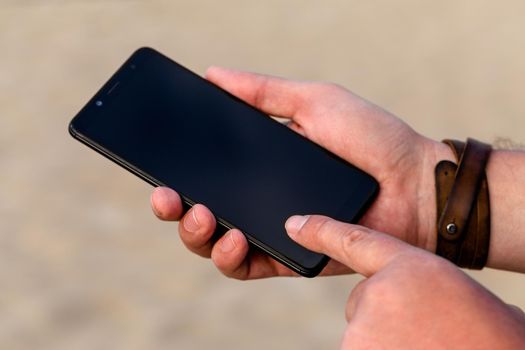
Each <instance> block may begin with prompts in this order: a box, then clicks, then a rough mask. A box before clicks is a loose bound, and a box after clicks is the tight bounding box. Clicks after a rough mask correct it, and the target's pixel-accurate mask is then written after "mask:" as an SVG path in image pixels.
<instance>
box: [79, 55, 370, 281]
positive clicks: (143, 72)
mask: <svg viewBox="0 0 525 350" xmlns="http://www.w3.org/2000/svg"><path fill="white" fill-rule="evenodd" d="M69 131H70V133H71V135H72V136H73V137H74V138H76V139H77V140H79V141H80V142H82V143H84V144H86V145H87V146H89V147H91V148H93V149H94V150H95V151H97V152H99V153H100V154H102V155H104V156H106V157H107V158H109V159H110V160H112V161H114V162H115V163H117V164H119V165H121V166H122V167H124V168H126V169H127V170H129V171H131V172H132V173H134V174H135V175H137V176H139V177H141V178H142V179H144V180H146V181H147V182H149V183H150V184H152V185H154V186H168V187H170V188H173V189H174V190H176V191H177V192H178V193H179V194H180V195H181V197H182V199H183V202H184V204H185V207H186V209H187V208H189V207H191V206H192V205H193V204H195V203H202V204H204V205H205V206H207V207H208V208H209V209H210V210H211V211H212V212H213V213H214V215H215V216H216V219H217V222H218V227H220V228H221V229H222V231H225V230H226V229H230V228H238V229H240V230H241V231H242V232H243V233H244V234H245V236H246V238H247V239H248V241H249V243H250V244H251V245H252V246H254V247H256V249H260V250H262V251H264V252H265V253H267V254H269V255H270V256H271V257H273V258H274V259H276V260H278V261H279V262H281V263H282V264H284V265H286V266H288V267H289V268H291V269H292V270H294V271H296V272H298V273H299V274H301V275H303V276H307V277H313V276H315V275H317V274H318V273H319V272H320V271H321V270H322V269H323V267H324V266H325V265H326V263H327V262H328V258H327V257H326V256H324V255H322V254H319V253H315V252H312V251H310V250H307V249H305V248H304V247H302V246H300V245H298V244H297V243H295V242H294V241H292V240H291V239H290V238H289V237H288V235H287V234H286V231H285V229H284V223H285V221H286V219H287V218H288V217H289V216H291V215H294V214H322V215H327V216H330V217H333V218H335V219H338V220H341V221H346V222H356V221H357V220H358V219H359V217H360V215H361V214H362V213H363V212H364V210H365V208H366V207H367V206H368V205H369V204H370V203H371V201H372V199H373V198H374V196H375V194H376V192H377V191H378V184H377V182H376V181H375V180H374V179H373V178H372V177H371V176H370V175H368V174H366V173H364V172H363V171H361V170H360V169H357V168H356V167H355V166H353V165H351V164H349V163H348V162H346V161H345V160H343V159H341V158H339V157H337V156H336V155H334V154H332V153H330V152H328V151H327V150H325V149H324V148H322V147H320V146H318V145H317V144H315V143H313V142H311V141H309V140H308V139H306V138H305V137H303V136H301V135H299V134H297V133H295V132H294V131H292V130H291V129H289V128H288V127H287V126H285V125H283V124H281V123H279V122H278V121H276V120H274V119H272V118H271V117H269V116H268V115H266V114H264V113H263V112H261V111H259V110H257V109H255V108H254V107H252V106H250V105H248V104H247V103H245V102H243V101H241V100H240V99H238V98H236V97H235V96H233V95H231V94H229V93H227V92H226V91H224V90H222V89H220V88H219V87H217V86H216V85H214V84H212V83H210V82H209V81H207V80H205V79H203V78H201V77H200V76H198V75H197V74H195V73H192V72H191V71H189V70H188V69H186V68H184V67H182V66H181V65H179V64H177V63H175V62H174V61H172V60H171V59H169V58H168V57H166V56H164V55H162V54H160V53H159V52H157V51H155V50H153V49H150V48H141V49H139V50H137V51H136V52H135V53H133V55H132V56H131V57H130V58H129V59H128V60H127V61H126V62H125V63H124V64H123V65H122V66H121V67H120V69H118V71H117V72H116V73H115V74H114V75H113V76H112V77H111V78H110V79H109V80H108V82H107V83H106V84H104V86H103V87H102V88H101V89H100V90H99V91H98V92H97V93H96V94H95V96H94V97H93V98H92V99H91V100H90V101H89V102H88V103H87V104H86V106H84V108H82V110H81V111H80V112H79V113H78V114H77V115H76V116H75V117H74V118H73V120H72V121H71V123H70V125H69ZM363 137H366V135H363Z"/></svg>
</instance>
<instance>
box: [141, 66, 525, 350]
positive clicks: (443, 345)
mask: <svg viewBox="0 0 525 350" xmlns="http://www.w3.org/2000/svg"><path fill="white" fill-rule="evenodd" d="M207 78H208V79H209V80H210V81H212V82H213V83H215V84H217V85H219V86H220V87H222V88H223V89H225V90H227V91H229V92H230V93H232V94H234V95H236V96H238V97H239V98H241V99H243V100H244V101H246V102H247V103H249V104H251V105H254V106H255V107H257V108H259V109H260V110H262V111H264V112H266V113H268V114H270V115H274V116H279V117H284V118H288V119H289V124H288V125H289V126H290V128H292V129H293V130H295V131H296V132H298V133H301V134H302V135H304V136H305V137H307V138H309V139H311V140H312V141H314V142H316V143H318V144H319V145H321V146H323V147H324V148H326V149H328V150H329V151H331V152H333V153H335V154H337V155H339V156H340V157H342V158H343V159H346V160H347V161H349V162H350V163H352V164H354V165H356V166H358V167H359V168H361V169H363V170H364V171H366V172H368V173H369V174H371V175H372V176H373V177H374V178H376V179H377V180H378V182H379V184H380V193H379V196H378V197H377V199H376V200H375V202H374V204H373V205H372V206H371V207H370V208H369V210H368V211H367V213H366V214H365V216H364V217H363V218H362V219H361V221H360V223H359V224H360V225H350V224H346V223H341V222H337V221H335V220H333V219H330V218H327V217H321V216H316V215H312V216H294V217H292V218H290V219H289V220H288V221H287V223H286V229H287V232H288V234H289V235H290V237H291V238H292V239H294V240H295V241H297V242H298V243H299V244H301V245H303V246H305V247H306V248H308V249H311V250H314V251H317V252H319V253H324V254H326V255H328V256H329V257H331V258H332V259H331V260H330V263H329V264H328V265H327V267H326V268H325V269H324V270H323V272H322V274H324V275H333V274H341V273H349V272H352V271H355V272H357V273H360V274H362V275H363V276H365V277H366V279H364V280H363V281H362V282H360V283H359V284H358V285H357V287H356V288H354V289H353V290H352V292H351V294H350V297H349V299H348V303H347V305H346V316H347V321H348V325H347V328H346V330H345V334H344V337H343V340H342V347H343V348H351V349H383V348H388V349H397V348H399V349H407V348H409V349H419V348H421V349H455V348H458V349H485V348H486V349H495V348H497V349H523V348H525V317H524V316H523V313H522V312H521V310H519V309H518V308H516V307H513V306H509V305H507V304H505V303H503V302H502V301H501V300H499V299H498V298H497V297H496V296H494V295H493V294H491V293H490V292H489V291H487V290H486V289H485V288H483V287H482V286H481V285H479V284H478V283H477V282H475V281H474V280H472V279H471V278H470V277H468V276H467V275H466V274H464V273H463V272H462V271H461V270H460V269H458V268H457V267H455V266H454V265H452V264H451V263H449V262H447V261H446V260H444V259H442V258H440V257H437V256H436V255H434V254H432V253H433V252H434V251H435V248H436V204H435V189H434V188H435V187H434V186H435V184H434V168H435V166H436V164H437V163H438V162H439V161H441V160H444V159H447V160H454V158H453V155H452V152H451V151H450V149H449V148H448V146H446V145H444V144H442V143H440V142H436V141H434V140H431V139H428V138H426V137H424V136H422V135H420V134H418V133H416V132H415V131H414V130H412V129H411V128H410V127H409V126H408V125H407V124H405V123H404V122H402V121H401V120H400V119H398V118H397V117H395V116H393V115H392V114H390V113H388V112H386V111H384V110H383V109H381V108H379V107H377V106H375V105H373V104H371V103H369V102H367V101H365V100H363V99H362V98H360V97H358V96H356V95H354V94H352V93H351V92H349V91H347V90H345V89H343V88H342V87H339V86H336V85H333V84H326V83H311V82H295V81H289V80H284V79H280V78H274V77H268V76H262V75H257V74H252V73H245V72H237V71H231V70H225V69H221V68H211V69H209V70H208V73H207ZM363 135H365V136H363ZM487 178H488V183H489V189H490V202H491V235H492V237H491V242H490V253H489V257H488V265H489V266H491V267H495V268H501V269H507V270H513V271H519V272H525V254H523V252H525V233H524V230H523V227H525V186H519V185H518V184H519V183H520V182H521V181H522V179H523V178H525V153H523V152H511V151H495V152H493V153H492V155H491V157H490V159H489V162H488V165H487ZM151 203H152V208H153V211H154V212H155V214H156V215H157V216H158V217H159V218H160V219H162V220H181V224H180V225H179V233H180V236H181V239H182V241H183V242H184V244H185V245H186V246H187V247H188V249H190V250H191V251H193V252H194V253H196V254H199V255H201V256H203V257H211V259H212V261H213V263H214V264H215V265H216V266H217V268H218V269H219V270H220V271H221V272H223V273H224V274H225V275H227V276H229V277H233V278H238V279H253V278H263V277H271V276H290V275H295V273H293V272H292V271H290V270H289V269H288V268H286V267H284V266H283V265H281V264H279V263H278V262H276V261H275V260H273V259H271V258H269V257H268V256H266V255H264V254H262V253H259V252H257V251H252V250H250V249H249V247H248V242H247V241H246V239H245V237H244V236H243V234H242V233H241V232H240V231H239V230H236V229H233V230H230V231H228V232H227V233H226V234H225V235H224V236H223V237H222V238H220V239H219V240H218V241H217V242H216V243H215V244H212V242H211V241H210V239H211V236H212V234H213V232H214V230H215V227H216V221H215V218H214V216H213V214H212V213H211V212H210V211H209V210H208V209H207V208H206V207H205V206H203V205H201V204H196V205H194V206H193V208H192V209H190V210H189V211H188V212H187V213H186V214H185V215H183V211H182V203H181V200H180V197H179V195H178V194H177V193H176V192H175V191H173V190H171V189H168V188H157V189H155V190H154V192H153V194H152V196H151ZM298 214H299V213H298ZM311 214H315V213H311ZM364 226H366V227H364ZM381 232H384V233H381Z"/></svg>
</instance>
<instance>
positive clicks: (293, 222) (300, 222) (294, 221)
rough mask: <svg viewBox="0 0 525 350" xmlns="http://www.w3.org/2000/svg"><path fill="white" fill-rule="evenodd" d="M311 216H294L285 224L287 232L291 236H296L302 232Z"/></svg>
mask: <svg viewBox="0 0 525 350" xmlns="http://www.w3.org/2000/svg"><path fill="white" fill-rule="evenodd" d="M309 217H310V215H304V216H303V215H294V216H290V217H289V218H288V220H286V223H285V224H284V227H285V228H286V231H288V233H291V234H296V233H297V232H299V231H300V230H301V228H302V227H303V226H304V224H305V223H306V221H308V218H309Z"/></svg>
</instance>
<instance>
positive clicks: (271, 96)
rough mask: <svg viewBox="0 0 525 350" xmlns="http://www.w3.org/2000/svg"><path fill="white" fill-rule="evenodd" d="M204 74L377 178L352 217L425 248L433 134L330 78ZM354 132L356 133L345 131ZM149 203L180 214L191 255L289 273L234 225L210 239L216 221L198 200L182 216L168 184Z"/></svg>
mask: <svg viewBox="0 0 525 350" xmlns="http://www.w3.org/2000/svg"><path fill="white" fill-rule="evenodd" d="M206 79H208V80H209V81H211V82H213V83H214V84H216V85H218V86H219V87H221V88H223V89H225V90H227V91H228V92H230V93H232V94H233V95H235V96H237V97H239V98H240V99H242V100H243V101H245V102H247V103H249V104H251V105H253V106H255V107H257V108H258V109H261V110H262V111H263V112H265V113H268V114H270V115H278V116H280V117H285V118H288V119H289V122H288V123H287V124H288V126H289V127H290V128H291V129H293V130H295V131H297V132H299V133H301V134H303V135H305V136H306V137H308V138H310V139H311V140H313V141H315V142H317V143H318V144H320V145H321V146H323V147H325V148H326V149H328V150H330V151H332V152H334V153H335V154H337V155H339V156H340V157H341V158H343V159H346V160H348V161H349V162H351V163H353V164H356V165H358V166H359V167H360V168H362V169H364V170H366V171H368V172H369V173H370V174H372V175H374V177H376V178H378V179H380V182H381V187H382V190H381V192H380V193H379V196H378V198H377V199H376V200H375V202H374V205H373V206H372V207H371V208H370V209H369V210H368V211H367V212H366V214H365V216H364V217H363V218H362V219H361V221H360V223H361V224H364V225H366V226H368V227H371V228H375V229H377V230H382V231H385V232H388V233H390V234H392V235H394V236H396V237H397V238H400V239H402V240H404V241H407V242H409V243H412V244H416V245H418V246H419V247H422V248H425V249H429V250H431V249H432V244H433V242H435V231H434V230H433V228H434V224H435V221H433V220H435V217H433V216H432V210H433V209H435V208H432V206H433V205H435V204H434V202H433V194H432V193H428V194H427V195H425V191H426V192H429V191H431V190H432V186H433V185H432V181H433V178H432V170H433V168H432V166H433V165H432V163H433V160H432V156H435V157H443V159H444V157H445V155H443V154H442V152H441V150H440V149H439V147H438V146H440V144H439V143H438V142H434V141H432V140H429V139H427V138H424V137H422V136H421V135H419V134H417V133H416V132H414V130H412V129H411V128H410V127H409V126H408V125H406V124H405V123H403V122H402V121H401V120H399V119H398V118H396V117H395V116H393V115H391V114H390V113H388V112H386V111H384V110H383V109H381V108H379V107H377V106H375V105H373V104H371V103H369V102H367V101H365V100H363V99H361V98H360V97H358V96H356V95H354V94H352V93H350V92H349V91H347V90H345V89H343V88H341V87H338V86H335V85H333V84H327V83H317V82H299V81H290V80H286V79H282V78H275V77H271V76H265V75H260V74H254V73H248V72H241V71H234V70H230V69H225V68H219V67H211V68H210V69H208V71H207V73H206ZM359 134H360V135H361V137H349V136H350V135H359ZM356 150H357V151H356ZM362 150H366V151H365V152H363V151H362ZM445 151H447V150H446V149H445ZM435 162H436V163H437V161H435ZM427 163H428V164H427ZM425 170H426V173H427V177H425V176H424V175H423V174H424V173H425ZM381 174H383V175H381ZM152 206H153V208H154V209H155V208H157V209H158V213H157V215H158V216H159V218H160V219H162V220H175V219H177V220H181V223H180V225H179V233H180V236H181V239H182V240H183V241H184V243H185V245H186V246H187V247H188V248H189V249H190V250H191V251H193V252H195V253H196V254H198V255H201V256H204V257H210V256H211V259H212V261H213V263H214V264H215V265H216V267H217V268H218V269H219V270H220V271H221V272H222V273H224V274H225V275H227V276H230V277H234V278H237V279H254V278H265V277H271V276H290V275H292V274H293V271H292V270H290V269H288V268H286V267H285V266H283V265H281V264H280V263H278V262H277V261H275V260H273V259H271V258H268V256H267V255H266V254H261V253H260V252H258V251H257V250H253V249H251V250H250V249H249V248H248V242H247V240H246V238H245V237H244V236H243V235H240V234H239V232H237V231H235V230H234V231H229V232H228V233H227V234H226V235H225V236H224V237H222V238H221V239H220V240H219V241H218V242H215V241H212V240H211V237H212V235H213V232H214V228H215V225H216V222H215V219H214V217H213V214H212V212H211V211H210V210H209V209H208V208H206V207H205V206H202V205H199V206H198V207H197V208H196V209H197V210H196V211H195V212H194V211H193V209H190V211H188V212H187V213H185V214H184V215H183V216H182V207H181V201H180V198H179V197H178V195H177V194H176V193H175V192H174V191H173V190H170V189H167V188H157V189H155V191H154V192H153V194H152ZM310 214H312V213H310ZM418 214H419V215H418ZM195 217H196V218H197V219H198V220H197V223H195V222H194V220H195ZM186 222H191V224H190V225H191V227H193V229H194V232H190V231H188V230H187V229H186V228H185V225H184V223H186ZM230 234H232V235H233V237H232V236H230ZM232 238H233V239H234V240H235V247H234V249H233V250H232V251H229V252H227V253H225V252H223V250H222V249H221V245H222V243H228V241H231V239H232ZM348 272H350V270H349V268H348V267H346V266H345V265H342V264H340V263H339V262H337V261H336V260H330V261H329V263H328V265H327V266H326V267H325V268H324V270H323V272H322V274H323V275H332V274H342V273H348Z"/></svg>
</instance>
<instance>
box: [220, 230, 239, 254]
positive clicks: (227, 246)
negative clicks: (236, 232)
mask: <svg viewBox="0 0 525 350" xmlns="http://www.w3.org/2000/svg"><path fill="white" fill-rule="evenodd" d="M236 246H237V244H236V243H235V239H234V238H233V232H230V233H228V234H227V236H226V237H224V239H223V240H222V242H221V251H222V252H223V253H229V252H231V251H232V250H234V249H235V247H236Z"/></svg>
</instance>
